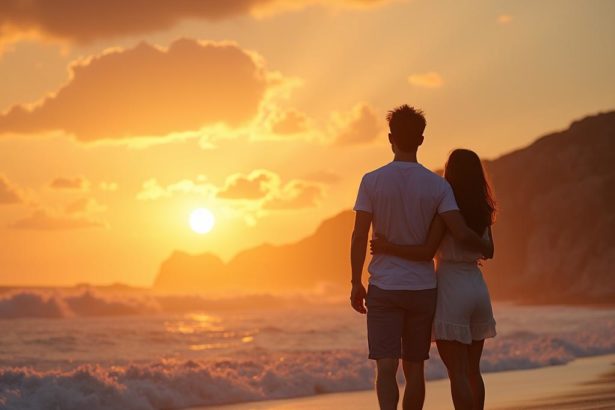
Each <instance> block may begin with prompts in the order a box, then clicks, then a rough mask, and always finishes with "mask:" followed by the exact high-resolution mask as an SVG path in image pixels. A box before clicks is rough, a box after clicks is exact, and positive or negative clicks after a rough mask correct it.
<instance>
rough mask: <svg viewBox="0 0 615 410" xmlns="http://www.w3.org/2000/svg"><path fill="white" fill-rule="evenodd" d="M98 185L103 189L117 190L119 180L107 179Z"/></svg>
mask: <svg viewBox="0 0 615 410" xmlns="http://www.w3.org/2000/svg"><path fill="white" fill-rule="evenodd" d="M98 187H99V188H100V190H101V191H110V192H111V191H117V190H118V187H119V186H118V183H117V182H107V181H103V182H101V183H100V184H98Z"/></svg>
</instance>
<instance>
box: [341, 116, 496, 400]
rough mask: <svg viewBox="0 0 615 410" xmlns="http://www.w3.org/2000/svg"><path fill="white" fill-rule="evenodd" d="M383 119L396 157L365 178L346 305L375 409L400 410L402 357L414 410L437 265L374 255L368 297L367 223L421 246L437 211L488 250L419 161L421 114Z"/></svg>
mask: <svg viewBox="0 0 615 410" xmlns="http://www.w3.org/2000/svg"><path fill="white" fill-rule="evenodd" d="M387 120H388V122H389V130H390V133H389V142H390V143H391V148H392V150H393V153H394V159H393V161H392V162H390V163H388V164H386V165H384V166H383V167H381V168H378V169H376V170H375V171H372V172H369V173H367V174H365V175H364V176H363V179H362V180H361V185H360V187H359V193H358V195H357V200H356V203H355V206H354V210H355V211H356V219H355V226H354V231H353V233H352V245H351V265H352V280H351V282H352V291H351V296H350V300H351V305H352V307H353V308H354V309H355V310H356V311H358V312H360V313H367V334H368V345H369V358H370V359H373V360H376V363H377V377H376V391H377V394H378V402H379V403H380V408H381V409H383V410H389V409H397V402H398V400H399V390H398V386H397V380H396V373H397V368H398V365H399V359H402V363H403V364H402V365H403V371H404V375H405V378H406V387H405V391H404V398H403V408H404V410H414V409H422V408H423V402H424V400H425V379H424V374H423V364H424V361H425V360H427V359H428V358H429V347H430V344H431V326H432V320H433V316H434V313H435V307H436V277H435V272H434V263H433V260H429V261H422V262H415V261H410V260H407V259H402V258H399V257H396V256H392V255H386V254H377V255H374V256H373V258H372V260H371V262H370V264H369V267H368V271H369V273H370V277H369V290H368V291H367V292H366V290H365V287H364V286H363V284H362V281H361V274H362V271H363V263H364V262H365V254H366V249H367V241H368V234H369V229H370V226H372V224H373V235H374V237H376V236H381V237H384V238H386V239H387V240H388V241H389V242H392V243H396V244H404V245H420V244H423V243H424V242H425V240H426V238H427V233H428V231H429V226H430V224H431V222H432V220H433V218H434V217H435V216H436V214H439V215H440V216H441V217H442V219H443V220H444V223H445V224H446V226H447V229H448V230H449V231H450V233H451V234H452V235H453V236H454V237H455V239H457V240H458V241H460V242H462V243H464V244H465V245H466V246H467V247H469V248H472V249H475V250H479V251H482V252H485V249H486V247H487V246H488V245H487V244H486V243H485V241H483V240H482V239H481V238H480V237H479V236H478V235H477V234H476V233H475V232H474V231H472V230H471V229H470V228H468V227H467V225H466V224H465V221H464V219H463V216H462V215H461V213H460V212H459V208H458V207H457V203H456V201H455V196H454V194H453V191H452V189H451V187H450V185H449V184H448V182H447V181H446V180H445V179H443V178H442V177H440V176H438V175H436V174H434V173H433V172H431V171H429V170H428V169H426V168H425V167H423V166H422V165H420V164H419V163H418V162H417V150H418V147H419V146H420V145H421V144H422V143H423V139H424V137H423V132H424V130H425V126H426V121H425V117H424V116H423V113H422V112H421V111H420V110H417V109H414V108H412V107H409V106H408V105H402V106H400V107H398V108H395V109H394V110H392V111H390V112H389V113H388V115H387ZM364 301H365V304H364ZM366 308H367V309H366Z"/></svg>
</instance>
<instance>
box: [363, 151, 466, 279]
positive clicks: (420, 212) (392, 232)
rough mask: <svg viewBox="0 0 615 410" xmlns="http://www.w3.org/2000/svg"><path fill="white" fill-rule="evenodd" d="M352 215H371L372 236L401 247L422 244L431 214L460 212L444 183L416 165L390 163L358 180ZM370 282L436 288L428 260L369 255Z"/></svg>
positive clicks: (451, 193) (431, 262) (434, 276)
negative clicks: (418, 260) (356, 212)
mask: <svg viewBox="0 0 615 410" xmlns="http://www.w3.org/2000/svg"><path fill="white" fill-rule="evenodd" d="M353 209H354V210H355V211H365V212H369V213H371V214H372V236H379V234H380V236H384V237H385V238H386V239H387V240H388V241H389V242H392V243H396V244H400V245H421V244H424V243H425V241H426V239H427V234H428V232H429V226H430V225H431V221H432V220H433V218H434V217H435V215H436V213H439V214H440V213H444V212H448V211H453V210H457V209H459V208H458V206H457V202H456V201H455V195H454V194H453V190H452V189H451V186H450V185H449V183H448V182H447V181H446V180H445V179H444V178H442V177H440V176H439V175H437V174H434V173H433V172H431V171H430V170H428V169H427V168H425V167H424V166H422V165H421V164H418V163H416V162H406V161H393V162H390V163H389V164H387V165H385V166H383V167H381V168H378V169H376V170H375V171H372V172H369V173H367V174H365V175H364V176H363V179H362V180H361V185H360V186H359V193H358V195H357V201H356V203H355V206H354V208H353ZM367 270H368V271H369V273H370V277H369V283H370V284H372V285H375V286H377V287H379V288H381V289H386V290H399V289H402V290H422V289H433V288H435V287H436V275H435V272H434V263H433V261H429V262H417V261H411V260H408V259H403V258H399V257H397V256H392V255H384V254H377V255H374V256H373V258H372V260H371V262H370V264H369V267H368V269H367Z"/></svg>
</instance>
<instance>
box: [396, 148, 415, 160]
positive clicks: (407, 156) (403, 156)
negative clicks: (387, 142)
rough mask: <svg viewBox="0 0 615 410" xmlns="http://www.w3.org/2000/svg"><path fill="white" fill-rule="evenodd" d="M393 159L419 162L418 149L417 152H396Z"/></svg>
mask: <svg viewBox="0 0 615 410" xmlns="http://www.w3.org/2000/svg"><path fill="white" fill-rule="evenodd" d="M393 161H402V162H418V161H417V159H416V151H415V152H396V153H395V157H394V158H393Z"/></svg>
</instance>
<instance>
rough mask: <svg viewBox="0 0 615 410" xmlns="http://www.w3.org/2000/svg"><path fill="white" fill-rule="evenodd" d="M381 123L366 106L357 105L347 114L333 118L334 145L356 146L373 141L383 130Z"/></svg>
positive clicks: (336, 115)
mask: <svg viewBox="0 0 615 410" xmlns="http://www.w3.org/2000/svg"><path fill="white" fill-rule="evenodd" d="M383 121H384V120H380V119H379V118H378V116H377V115H376V112H375V111H374V109H373V108H371V107H370V106H369V105H367V104H364V103H362V104H357V105H356V106H355V107H354V108H353V109H352V111H351V112H350V113H348V114H335V115H334V118H333V124H334V125H333V128H334V129H335V131H334V134H335V136H334V144H335V145H357V144H365V143H369V142H372V141H374V140H375V139H376V138H377V137H378V135H380V134H381V132H382V130H383V126H382V124H383Z"/></svg>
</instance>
